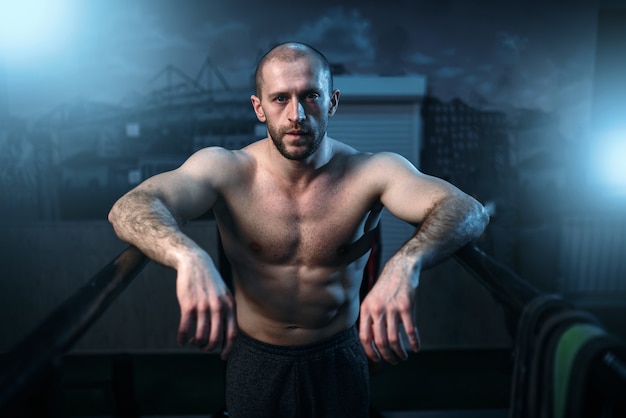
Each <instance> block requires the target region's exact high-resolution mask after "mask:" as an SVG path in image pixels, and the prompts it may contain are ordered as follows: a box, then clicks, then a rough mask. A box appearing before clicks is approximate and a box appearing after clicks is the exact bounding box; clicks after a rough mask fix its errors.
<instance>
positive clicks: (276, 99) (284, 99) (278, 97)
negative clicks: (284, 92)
mask: <svg viewBox="0 0 626 418" xmlns="http://www.w3.org/2000/svg"><path fill="white" fill-rule="evenodd" d="M274 101H276V102H278V103H283V102H286V101H287V98H286V97H285V96H276V97H275V98H274Z"/></svg>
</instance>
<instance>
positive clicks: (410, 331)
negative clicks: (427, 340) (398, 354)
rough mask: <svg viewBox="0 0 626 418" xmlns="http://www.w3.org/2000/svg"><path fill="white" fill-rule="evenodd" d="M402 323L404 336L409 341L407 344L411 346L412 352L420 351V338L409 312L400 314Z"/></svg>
mask: <svg viewBox="0 0 626 418" xmlns="http://www.w3.org/2000/svg"><path fill="white" fill-rule="evenodd" d="M401 316H402V323H403V324H404V332H406V336H407V337H408V339H409V344H411V349H412V350H413V352H415V353H417V352H418V351H419V349H420V336H419V332H418V331H417V327H416V326H415V322H414V321H413V316H412V315H411V313H410V312H402V313H401Z"/></svg>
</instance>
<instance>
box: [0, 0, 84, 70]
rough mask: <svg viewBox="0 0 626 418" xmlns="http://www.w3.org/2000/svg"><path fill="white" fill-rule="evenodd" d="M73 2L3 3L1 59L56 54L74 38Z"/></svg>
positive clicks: (0, 9)
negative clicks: (71, 35)
mask: <svg viewBox="0 0 626 418" xmlns="http://www.w3.org/2000/svg"><path fill="white" fill-rule="evenodd" d="M70 1H71V0H0V57H1V56H4V58H5V59H17V58H26V57H32V56H35V55H40V54H45V53H50V52H54V51H56V50H57V49H58V48H59V47H61V46H62V45H63V44H64V43H65V41H66V40H67V39H68V37H69V35H70V29H71V27H72V25H71V20H72V19H71V17H72V16H71V14H72V13H71V12H72V11H73V8H72V7H71V3H70Z"/></svg>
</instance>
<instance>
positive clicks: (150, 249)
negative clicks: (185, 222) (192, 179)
mask: <svg viewBox="0 0 626 418" xmlns="http://www.w3.org/2000/svg"><path fill="white" fill-rule="evenodd" d="M109 221H110V222H111V224H112V225H113V228H114V230H115V233H116V234H117V236H118V237H119V238H120V239H121V240H123V241H126V242H128V243H130V244H132V245H134V246H136V247H137V248H139V249H140V250H141V251H142V252H143V253H144V254H146V255H147V256H148V257H150V258H151V259H152V260H154V261H156V262H158V263H160V264H163V265H166V266H168V267H172V268H176V266H177V264H178V262H179V260H180V255H181V254H182V253H185V252H187V253H189V252H201V251H202V250H201V249H200V247H199V246H198V245H197V244H196V243H195V242H193V240H191V239H190V238H189V237H187V236H186V235H185V234H184V233H183V232H182V231H181V230H180V226H179V220H177V219H176V217H175V216H174V214H172V213H171V212H170V211H169V210H168V208H167V207H166V206H165V205H164V204H163V202H162V201H161V200H159V199H158V198H157V197H155V196H153V195H151V194H150V193H148V192H145V191H139V190H136V191H131V192H129V193H128V194H126V195H125V196H123V197H122V198H121V199H120V200H118V201H117V202H116V203H115V205H114V206H113V208H112V209H111V212H110V213H109Z"/></svg>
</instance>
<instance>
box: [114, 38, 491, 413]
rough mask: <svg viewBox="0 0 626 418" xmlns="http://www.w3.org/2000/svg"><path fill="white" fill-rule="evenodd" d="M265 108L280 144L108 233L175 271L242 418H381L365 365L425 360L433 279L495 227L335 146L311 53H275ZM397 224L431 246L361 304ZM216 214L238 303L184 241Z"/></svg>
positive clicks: (188, 180)
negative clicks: (376, 233) (378, 235)
mask: <svg viewBox="0 0 626 418" xmlns="http://www.w3.org/2000/svg"><path fill="white" fill-rule="evenodd" d="M251 100H252V106H253V108H254V112H255V113H256V116H257V118H258V119H259V121H261V122H264V123H266V124H267V133H268V136H267V138H265V139H262V140H259V141H257V142H255V143H253V144H251V145H249V146H247V147H245V148H243V149H241V150H238V151H229V150H225V149H222V148H217V147H210V148H206V149H202V150H200V151H198V152H196V153H195V154H194V155H192V156H191V157H190V158H189V159H188V160H187V161H186V162H185V163H184V164H183V165H182V166H181V167H180V168H178V169H176V170H173V171H171V172H166V173H162V174H158V175H156V176H154V177H152V178H150V179H148V180H146V181H145V182H143V183H142V184H140V185H139V186H138V187H137V188H135V189H134V190H131V191H130V192H129V193H127V194H126V195H125V196H123V197H122V198H121V199H120V200H119V201H118V202H117V203H116V204H115V205H114V207H113V209H112V210H111V213H110V215H109V220H110V221H111V223H112V224H113V226H114V228H115V231H116V233H117V235H118V236H119V237H120V239H122V240H124V241H127V242H130V243H132V244H134V245H136V246H137V247H138V248H139V249H141V250H142V251H143V252H144V253H145V254H146V255H148V256H149V257H150V258H152V259H154V260H155V261H157V262H159V263H161V264H164V265H166V266H169V267H172V268H174V269H175V270H176V271H177V279H176V281H177V282H176V289H177V296H178V301H179V304H180V307H181V320H180V327H179V333H178V340H179V343H181V344H184V343H188V342H191V343H193V344H196V345H198V346H199V347H201V348H202V349H205V350H214V349H219V350H221V354H222V357H223V358H225V359H226V358H227V357H229V358H228V363H227V376H226V380H227V382H226V393H227V395H226V396H227V399H226V403H227V408H228V410H229V413H230V416H231V417H240V416H241V417H253V416H258V417H270V416H271V417H278V416H294V417H306V416H322V417H335V416H337V417H362V416H367V409H368V392H369V381H368V372H367V361H366V360H367V359H366V356H367V357H369V358H370V359H371V360H373V361H375V362H380V361H383V360H384V361H387V362H390V363H393V364H395V363H397V362H398V361H399V360H405V359H407V356H408V355H407V350H408V349H412V350H413V351H417V350H418V348H419V337H418V333H417V329H416V326H415V323H414V320H413V315H412V312H413V310H414V307H415V306H414V305H415V299H416V289H417V286H418V281H419V275H420V271H421V270H422V269H423V268H424V267H427V266H429V265H432V264H433V263H435V262H437V261H439V260H441V259H442V258H444V257H447V256H449V255H450V254H452V253H453V252H454V251H455V250H457V249H458V248H459V247H460V246H462V245H464V244H465V243H467V242H468V241H469V240H472V239H474V238H475V237H477V236H478V235H479V234H481V233H482V231H483V229H484V228H485V226H486V224H487V222H488V216H487V215H486V211H485V210H484V208H483V207H482V205H480V204H479V203H478V202H477V201H476V200H474V199H473V198H471V197H469V196H468V195H466V194H465V193H463V192H461V191H460V190H458V189H457V188H455V187H454V186H452V185H450V184H448V183H446V182H444V181H442V180H440V179H437V178H434V177H430V176H427V175H425V174H422V173H420V172H419V171H418V170H417V169H416V168H415V167H414V166H413V165H411V164H410V163H409V162H408V161H407V160H405V159H404V158H402V157H400V156H399V155H396V154H393V153H379V154H369V153H363V152H359V151H358V150H355V149H354V148H352V147H350V146H348V145H346V144H344V143H342V142H339V141H337V140H335V139H332V138H330V137H328V136H327V135H326V128H327V125H328V121H329V118H330V117H332V116H333V114H334V113H335V111H336V110H337V106H338V104H339V91H338V90H334V88H333V82H332V74H331V72H330V68H329V65H328V62H327V61H326V59H325V58H324V56H323V55H322V54H321V53H320V52H319V51H317V50H315V49H313V48H311V47H310V46H307V45H304V44H300V43H287V44H281V45H279V46H277V47H275V48H273V49H272V50H270V51H269V52H268V53H267V54H266V55H265V56H264V57H263V59H262V60H261V62H260V63H259V66H258V68H257V72H256V94H255V95H253V96H252V97H251ZM381 141H384V138H381ZM383 208H386V209H387V210H389V211H390V212H391V213H392V214H393V215H395V216H396V217H398V218H400V219H402V220H404V221H406V222H408V223H410V224H413V225H415V226H417V231H416V233H415V235H414V236H413V237H412V238H411V239H410V240H409V241H407V242H406V243H405V244H404V245H403V246H402V247H401V248H399V249H398V251H397V252H396V253H395V255H394V256H393V257H392V258H391V259H390V260H389V261H388V262H387V264H386V265H385V266H384V268H383V270H382V272H381V274H380V277H379V278H378V281H377V282H376V284H375V286H374V287H373V288H372V289H371V291H370V292H369V294H368V295H367V297H366V298H365V299H364V300H363V301H360V300H359V286H360V281H361V278H362V273H363V268H364V265H365V263H366V261H367V257H368V254H369V249H370V248H371V241H372V234H371V231H372V230H373V229H374V228H375V227H376V226H377V224H378V222H379V219H380V214H381V211H382V210H383ZM208 210H212V211H213V213H214V215H215V219H216V222H217V225H218V227H219V231H220V235H221V238H222V241H223V247H224V251H225V254H226V256H227V257H228V259H229V260H230V262H231V264H232V270H233V277H234V285H235V290H234V297H233V295H231V293H230V291H229V289H228V288H227V286H226V285H225V284H224V282H223V280H222V278H221V277H220V274H219V273H218V270H217V268H216V267H215V264H214V262H213V260H211V258H210V257H209V255H208V254H207V252H206V251H205V250H204V249H202V248H200V247H199V246H198V245H197V244H196V243H194V242H193V241H192V240H191V239H190V238H188V237H187V236H186V235H185V234H184V233H183V232H182V231H181V229H180V228H179V225H180V224H181V223H182V222H184V221H185V220H188V219H192V218H194V217H197V216H199V215H201V214H203V213H204V212H206V211H208ZM359 315H360V320H359V326H358V328H359V329H358V330H357V329H356V325H355V324H356V322H357V318H358V317H359ZM402 330H405V331H402ZM402 332H406V335H407V336H408V341H409V343H410V347H405V346H404V345H403V343H402V338H401V334H402Z"/></svg>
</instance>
